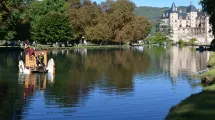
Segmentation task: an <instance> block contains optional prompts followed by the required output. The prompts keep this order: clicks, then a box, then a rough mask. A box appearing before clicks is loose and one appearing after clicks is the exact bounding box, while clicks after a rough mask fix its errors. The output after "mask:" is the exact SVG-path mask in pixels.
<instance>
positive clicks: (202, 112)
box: [166, 53, 215, 120]
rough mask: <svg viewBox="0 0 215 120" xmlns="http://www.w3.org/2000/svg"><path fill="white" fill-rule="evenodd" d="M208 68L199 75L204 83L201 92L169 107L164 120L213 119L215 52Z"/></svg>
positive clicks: (214, 109)
mask: <svg viewBox="0 0 215 120" xmlns="http://www.w3.org/2000/svg"><path fill="white" fill-rule="evenodd" d="M208 66H210V70H209V71H207V72H205V73H203V74H202V75H201V79H202V83H204V84H205V83H206V85H211V86H205V87H204V88H203V91H202V92H201V93H198V94H195V95H191V96H190V97H189V98H187V99H185V100H183V101H182V102H181V103H179V104H178V105H176V106H174V107H172V108H171V110H170V112H169V114H168V115H167V117H166V120H215V84H214V83H215V53H212V54H211V56H210V60H209V62H208Z"/></svg>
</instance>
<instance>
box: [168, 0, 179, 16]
mask: <svg viewBox="0 0 215 120" xmlns="http://www.w3.org/2000/svg"><path fill="white" fill-rule="evenodd" d="M169 12H170V13H173V12H178V11H177V7H176V5H175V3H174V2H173V3H172V7H171V8H170V10H169Z"/></svg>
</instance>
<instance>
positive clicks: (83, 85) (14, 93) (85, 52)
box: [0, 47, 209, 120]
mask: <svg viewBox="0 0 215 120" xmlns="http://www.w3.org/2000/svg"><path fill="white" fill-rule="evenodd" d="M48 57H49V58H51V57H52V58H54V60H55V63H56V74H55V75H49V74H32V75H23V74H18V60H20V59H23V52H20V51H19V52H7V53H6V52H0V58H1V59H0V119H14V120H15V119H24V120H36V119H38V120H47V119H52V120H58V119H60V120H61V119H64V120H67V119H68V120H71V119H72V120H111V119H113V120H131V119H133V120H143V119H144V120H162V119H165V116H166V115H167V114H168V111H169V110H170V108H171V107H172V106H174V105H176V104H178V103H179V102H180V101H181V100H183V99H185V98H186V97H188V96H190V95H191V94H193V93H198V92H200V91H201V90H202V88H201V85H200V80H199V78H198V76H196V72H198V71H200V70H203V69H205V68H206V63H207V60H208V58H209V53H207V52H204V53H199V52H196V51H195V49H192V48H189V47H184V48H178V47H170V48H162V47H138V48H121V49H120V48H118V49H110V48H108V49H76V50H71V51H68V50H63V51H49V54H48Z"/></svg>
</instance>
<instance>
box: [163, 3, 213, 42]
mask: <svg viewBox="0 0 215 120" xmlns="http://www.w3.org/2000/svg"><path fill="white" fill-rule="evenodd" d="M160 20H161V26H170V28H171V31H172V36H171V38H170V39H172V40H173V41H174V42H175V43H176V42H178V41H179V40H180V39H181V40H184V41H186V42H188V41H189V40H190V39H192V38H196V39H197V40H198V41H197V43H198V44H203V45H206V44H210V43H211V41H212V40H213V38H214V36H213V35H212V32H211V25H210V24H209V16H208V15H206V14H205V13H204V12H202V11H200V10H197V9H196V7H195V6H194V5H192V3H191V4H190V6H188V7H187V8H186V11H183V12H182V10H178V8H177V7H176V5H175V3H173V4H172V7H171V8H170V9H169V10H166V11H165V12H164V14H163V15H162V16H161V18H160Z"/></svg>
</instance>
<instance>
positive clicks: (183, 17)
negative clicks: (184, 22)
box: [179, 13, 187, 19]
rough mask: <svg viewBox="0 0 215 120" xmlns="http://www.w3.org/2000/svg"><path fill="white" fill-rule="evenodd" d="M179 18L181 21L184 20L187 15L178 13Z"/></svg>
mask: <svg viewBox="0 0 215 120" xmlns="http://www.w3.org/2000/svg"><path fill="white" fill-rule="evenodd" d="M179 17H181V18H182V19H186V17H187V13H179Z"/></svg>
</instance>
